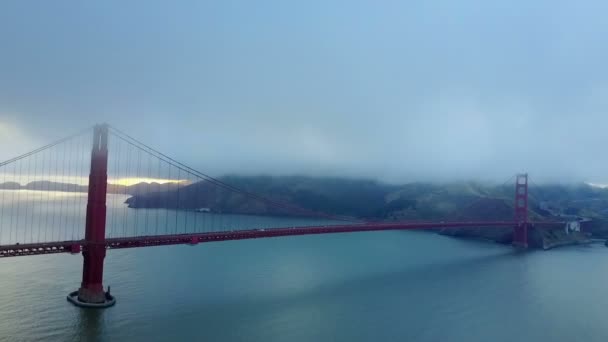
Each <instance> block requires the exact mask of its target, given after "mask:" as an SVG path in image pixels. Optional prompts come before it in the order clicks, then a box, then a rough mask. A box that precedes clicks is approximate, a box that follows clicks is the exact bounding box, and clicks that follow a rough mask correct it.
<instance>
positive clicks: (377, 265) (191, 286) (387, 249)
mask: <svg viewBox="0 0 608 342" xmlns="http://www.w3.org/2000/svg"><path fill="white" fill-rule="evenodd" d="M251 219H252V220H256V218H251ZM286 223H287V222H286ZM81 263H82V257H81V256H80V255H76V256H73V255H49V256H33V257H18V258H9V259H3V260H0V289H1V290H0V341H264V342H268V341H484V342H485V341H514V340H516V341H523V340H525V341H539V340H546V341H606V340H608V324H606V316H607V314H608V248H606V247H604V246H603V245H592V246H586V247H571V248H563V249H557V250H553V251H548V252H542V251H538V252H527V253H518V252H515V251H513V250H512V249H511V248H509V247H506V246H500V245H494V244H488V243H483V242H474V241H463V240H457V239H452V238H448V237H443V236H438V235H434V234H430V233H424V232H378V233H353V234H338V235H317V236H304V237H284V238H275V239H260V240H247V241H233V242H219V243H209V244H200V245H198V246H170V247H153V248H143V249H131V250H112V251H109V252H108V256H107V258H106V272H105V283H106V285H111V286H112V293H113V294H114V295H115V296H116V297H117V300H118V302H117V304H116V306H115V307H113V308H110V309H106V310H99V311H96V310H85V309H80V308H76V307H74V306H72V305H70V304H69V303H68V302H67V301H66V299H65V295H66V294H67V293H68V292H70V291H73V290H75V289H76V288H77V287H78V285H79V282H80V275H81V267H82V265H81Z"/></svg>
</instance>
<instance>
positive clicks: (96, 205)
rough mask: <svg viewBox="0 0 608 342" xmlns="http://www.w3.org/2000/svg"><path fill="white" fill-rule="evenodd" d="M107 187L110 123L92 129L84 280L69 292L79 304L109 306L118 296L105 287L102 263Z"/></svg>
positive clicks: (83, 252) (73, 300) (104, 247)
mask: <svg viewBox="0 0 608 342" xmlns="http://www.w3.org/2000/svg"><path fill="white" fill-rule="evenodd" d="M107 187H108V126H107V125H105V124H104V125H97V126H95V129H94V132H93V150H92V152H91V173H90V175H89V194H88V201H87V214H86V225H85V241H84V244H83V247H82V256H83V259H84V262H83V267H82V283H81V285H80V289H79V290H78V291H74V292H72V293H70V294H69V295H68V300H69V301H70V302H72V303H73V304H75V305H77V306H83V307H108V306H111V305H114V303H115V299H114V297H113V296H112V295H110V293H109V289H108V292H105V291H104V289H103V262H104V258H105V256H106V246H105V232H106V192H107Z"/></svg>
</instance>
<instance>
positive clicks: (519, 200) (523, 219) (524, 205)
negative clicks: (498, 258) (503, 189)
mask: <svg viewBox="0 0 608 342" xmlns="http://www.w3.org/2000/svg"><path fill="white" fill-rule="evenodd" d="M515 222H516V223H517V226H515V228H514V230H513V245H514V246H516V247H523V248H527V247H528V174H527V173H524V174H518V175H517V176H516V179H515Z"/></svg>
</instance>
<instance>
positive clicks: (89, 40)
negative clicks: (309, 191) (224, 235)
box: [0, 0, 608, 182]
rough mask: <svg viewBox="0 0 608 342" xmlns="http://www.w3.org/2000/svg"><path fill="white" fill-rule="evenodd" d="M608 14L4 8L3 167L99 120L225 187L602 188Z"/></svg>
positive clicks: (163, 4)
mask: <svg viewBox="0 0 608 342" xmlns="http://www.w3.org/2000/svg"><path fill="white" fill-rule="evenodd" d="M607 10H608V4H606V3H605V2H602V1H579V2H566V1H491V2H490V1H473V0H463V1H316V0H313V1H299V2H295V1H98V2H84V1H64V0H56V1H12V0H5V1H2V2H1V3H0V133H2V134H1V136H0V157H1V158H0V159H4V158H8V157H10V156H11V155H13V154H15V153H18V152H21V151H22V152H25V151H27V149H28V148H30V147H32V146H35V145H37V144H41V143H44V142H46V141H49V140H52V139H54V138H58V137H61V136H62V135H65V134H68V133H69V132H73V131H77V130H79V129H80V128H82V127H86V126H89V125H92V124H94V123H96V122H102V121H106V122H109V123H111V124H113V125H115V126H117V127H120V128H121V129H123V130H125V131H128V132H130V133H131V134H132V135H134V136H136V137H139V138H141V140H144V141H147V142H150V143H152V145H154V146H156V147H158V148H159V149H160V150H162V151H165V152H167V153H169V154H171V155H173V156H175V157H177V158H178V159H180V160H183V161H184V162H186V163H188V164H191V165H193V166H195V167H196V168H199V169H201V170H203V171H206V172H209V173H211V174H215V175H219V174H223V173H245V174H259V173H271V174H309V175H333V176H342V175H343V176H349V177H373V178H378V179H382V180H386V181H410V180H441V181H444V180H453V179H490V180H504V179H505V178H508V177H509V176H510V175H512V174H514V173H515V172H518V171H524V170H525V171H528V172H530V173H531V174H533V175H534V177H535V179H537V180H539V181H542V180H544V181H557V180H559V181H577V180H588V181H595V182H608V176H607V175H606V171H607V170H608V158H603V154H604V146H607V145H608V144H607V143H608V138H607V137H608V135H606V134H605V131H606V124H607V123H608V115H607V113H606V111H607V109H608V75H607V73H608V71H607V68H606V67H605V61H606V60H608V45H607V44H606V40H605V37H607V36H608V24H607V23H606V20H605V13H607ZM15 141H16V142H18V144H13V142H15ZM9 142H10V143H11V144H10V147H9V145H8V144H9Z"/></svg>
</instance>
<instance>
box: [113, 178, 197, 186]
mask: <svg viewBox="0 0 608 342" xmlns="http://www.w3.org/2000/svg"><path fill="white" fill-rule="evenodd" d="M187 182H188V181H187V180H184V179H182V180H179V179H160V178H118V179H108V183H110V184H117V185H125V186H130V185H134V184H138V183H159V184H166V183H176V184H177V183H187Z"/></svg>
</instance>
